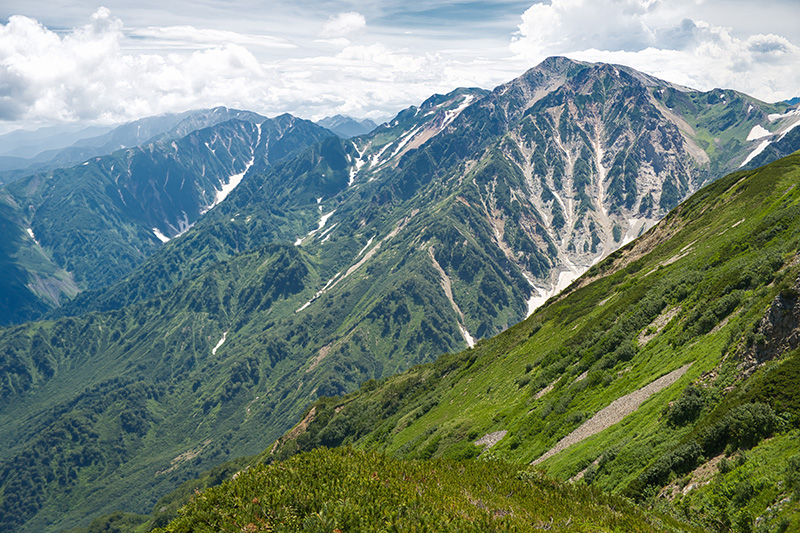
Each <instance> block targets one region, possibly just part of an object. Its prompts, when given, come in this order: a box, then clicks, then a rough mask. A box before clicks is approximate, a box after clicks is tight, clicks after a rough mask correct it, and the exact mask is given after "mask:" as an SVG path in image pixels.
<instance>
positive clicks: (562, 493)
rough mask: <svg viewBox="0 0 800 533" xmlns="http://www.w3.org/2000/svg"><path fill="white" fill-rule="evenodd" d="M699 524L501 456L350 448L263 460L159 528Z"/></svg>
mask: <svg viewBox="0 0 800 533" xmlns="http://www.w3.org/2000/svg"><path fill="white" fill-rule="evenodd" d="M540 530H550V531H577V532H589V531H592V532H598V533H599V532H612V531H614V532H624V531H630V532H634V531H637V532H645V531H691V529H689V528H688V527H686V526H683V525H681V524H679V523H678V522H676V521H674V520H670V519H666V518H662V517H657V516H654V515H652V514H645V513H643V512H642V511H641V510H640V509H637V508H636V507H635V506H633V505H632V504H631V503H630V502H629V501H627V500H626V499H624V498H620V497H616V496H608V495H604V494H602V493H599V492H597V491H594V490H592V489H590V488H587V487H585V486H572V485H569V484H565V483H559V482H556V481H553V480H550V479H548V478H546V477H544V476H543V475H542V474H541V472H539V471H537V470H534V469H531V468H525V467H520V466H519V465H514V464H510V463H503V462H499V461H486V462H484V461H467V462H459V461H453V460H447V459H437V460H429V461H399V460H397V459H392V458H390V457H386V456H383V455H380V454H377V453H374V452H359V451H354V450H352V449H348V448H341V449H338V450H324V449H323V450H317V451H314V452H311V453H308V454H303V455H298V456H295V457H293V458H292V459H289V460H288V461H286V462H283V463H276V464H273V465H270V466H266V465H259V466H257V467H254V468H251V469H249V470H247V471H245V472H242V473H240V474H239V475H237V477H236V479H235V480H233V481H231V482H228V483H225V484H223V485H222V486H220V487H214V488H211V489H209V490H207V491H205V492H203V493H202V494H197V495H196V496H194V497H193V498H192V501H191V503H190V504H189V505H187V506H186V507H185V508H184V509H183V510H182V517H181V518H178V519H177V520H175V521H173V522H172V523H170V524H169V525H168V526H167V527H165V528H163V529H159V530H157V531H159V532H163V533H168V532H174V533H177V532H190V531H286V532H289V531H320V532H321V531H376V532H377V531H464V532H470V531H473V532H476V533H477V532H486V531H540Z"/></svg>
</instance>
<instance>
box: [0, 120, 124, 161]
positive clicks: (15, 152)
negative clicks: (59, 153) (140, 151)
mask: <svg viewBox="0 0 800 533" xmlns="http://www.w3.org/2000/svg"><path fill="white" fill-rule="evenodd" d="M111 129H112V128H111V127H110V126H90V127H86V126H79V125H69V126H50V127H44V128H39V129H37V130H16V131H12V132H9V133H5V134H3V135H0V157H4V156H12V157H17V158H31V157H34V156H36V155H37V154H40V153H42V152H44V151H47V150H56V149H60V148H66V147H68V146H70V145H72V144H75V143H76V142H78V141H80V140H81V139H87V138H90V137H97V136H98V135H103V134H104V133H107V132H108V131H109V130H111Z"/></svg>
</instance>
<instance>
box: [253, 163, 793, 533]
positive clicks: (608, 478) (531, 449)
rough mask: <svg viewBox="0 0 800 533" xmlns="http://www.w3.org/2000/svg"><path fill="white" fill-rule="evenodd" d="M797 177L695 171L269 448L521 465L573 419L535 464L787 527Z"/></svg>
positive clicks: (715, 523)
mask: <svg viewBox="0 0 800 533" xmlns="http://www.w3.org/2000/svg"><path fill="white" fill-rule="evenodd" d="M799 183H800V154H795V155H793V156H791V157H788V158H785V159H782V160H780V161H778V162H776V163H773V164H771V165H769V166H767V167H763V168H761V169H757V170H754V171H747V172H741V173H736V174H732V175H730V176H728V177H726V178H724V179H722V180H719V181H717V182H715V183H714V184H711V185H709V186H707V187H706V188H704V189H702V190H701V191H700V192H699V193H697V194H695V195H694V196H692V197H691V198H690V199H689V200H687V201H686V202H684V203H683V204H681V205H680V206H679V207H678V208H677V209H676V210H675V211H673V212H672V213H670V215H669V216H668V217H667V218H666V219H665V220H663V221H662V222H661V223H660V224H659V225H658V226H657V227H656V228H654V229H653V230H651V231H650V232H648V233H647V234H645V235H644V236H643V237H641V238H640V239H638V240H637V241H635V242H634V243H632V244H630V245H628V246H627V247H625V248H623V249H622V250H620V251H618V252H615V253H614V254H612V255H611V257H609V258H608V259H606V260H605V261H603V262H601V263H600V264H598V265H596V266H595V267H593V268H592V269H591V270H590V271H589V272H588V273H587V275H586V276H584V277H583V278H581V279H580V280H579V281H577V282H576V283H574V284H573V285H572V286H571V287H570V288H569V289H568V290H567V291H566V292H565V293H564V294H563V295H562V296H560V297H559V298H557V299H553V300H551V301H550V302H549V304H548V305H547V306H545V307H544V308H543V309H541V310H540V311H538V312H536V313H535V314H534V315H533V316H532V317H530V318H529V319H528V320H526V321H525V322H523V323H521V324H519V325H517V326H514V327H513V328H511V329H510V330H509V331H507V332H505V333H503V334H501V335H499V336H497V337H495V338H492V339H488V340H485V341H482V342H480V343H478V345H477V346H476V347H475V348H473V349H471V350H467V351H464V352H461V353H459V354H455V355H446V356H443V357H441V358H439V359H438V360H437V361H436V362H435V363H433V364H428V365H422V366H419V367H416V368H413V369H411V370H409V371H408V372H405V373H403V374H401V375H399V376H394V377H390V378H386V379H384V380H381V381H379V382H375V381H370V382H368V383H366V384H364V385H363V386H362V388H361V390H360V391H358V392H356V393H353V394H351V395H348V396H345V397H342V398H327V399H321V400H320V401H319V402H317V403H316V404H315V405H314V406H313V407H311V409H310V410H309V411H308V412H307V416H306V417H305V419H304V421H303V423H302V425H301V426H299V429H298V430H293V431H292V432H290V433H289V434H288V435H287V437H284V438H283V439H282V440H281V441H280V444H279V446H277V447H276V449H274V450H272V455H271V456H272V457H278V458H280V457H287V456H290V455H292V454H293V453H296V452H297V451H303V450H310V449H313V448H316V447H318V446H328V447H331V446H339V445H352V446H356V447H358V448H364V449H370V450H378V451H382V452H384V453H387V454H389V455H392V456H395V457H398V458H405V459H428V458H436V457H456V458H468V457H475V456H478V455H479V454H482V455H483V456H487V455H490V456H492V457H497V458H500V459H503V460H506V461H510V462H514V463H518V464H519V463H521V464H525V463H529V462H532V461H534V462H535V461H537V459H539V458H542V456H543V455H544V454H545V453H546V452H548V450H550V449H551V448H553V447H554V446H556V444H557V443H559V441H561V440H562V439H564V438H565V437H568V436H569V435H570V434H571V433H572V432H573V431H575V430H578V429H579V428H580V430H579V431H580V432H581V433H583V435H581V437H583V439H582V440H578V439H577V438H575V439H574V440H575V442H574V443H573V444H571V445H569V446H565V447H564V450H563V451H560V453H555V454H553V455H549V454H548V455H547V456H545V457H546V459H545V460H544V461H542V462H541V463H538V464H539V466H541V467H542V468H544V469H545V471H546V472H547V473H549V474H550V475H553V476H555V477H556V478H561V479H565V480H566V479H569V478H574V477H576V476H578V477H582V478H583V479H584V482H585V483H587V484H591V485H592V486H594V487H597V488H600V489H603V490H606V491H612V492H618V493H622V494H625V495H627V496H629V497H631V498H633V499H635V500H637V501H640V502H644V503H647V504H648V505H651V506H654V507H661V506H665V507H668V508H670V509H672V510H673V512H674V513H676V514H677V515H680V516H681V517H682V518H684V519H690V520H693V521H695V522H696V523H698V524H699V525H701V526H702V527H705V528H711V529H717V530H720V531H726V530H728V529H729V528H732V527H738V528H744V529H741V530H748V529H746V527H745V526H746V525H747V524H749V525H750V526H753V527H754V524H755V519H756V517H761V521H760V522H759V523H763V524H768V525H769V527H781V528H784V529H785V527H788V524H791V525H792V527H800V523H797V513H798V510H800V507H798V502H797V501H796V500H792V499H791V498H790V499H789V500H784V498H785V497H787V496H791V494H792V491H793V490H795V488H796V486H797V482H796V480H795V477H796V474H795V473H794V472H796V470H797V464H798V455H797V454H798V452H799V451H800V450H799V449H798V448H797V447H796V442H797V438H798V436H800V429H799V428H798V423H800V400H798V396H797V390H798V385H800V381H798V380H800V374H798V368H800V366H798V365H800V356H798V352H797V348H798V335H797V330H798V326H799V325H800V305H798V290H799V289H800V283H799V282H798V281H797V280H798V274H799V273H800V266H799V265H798V263H799V261H798V257H799V256H798V245H800V216H798V215H800V190H798V187H797V186H798V184H799ZM658 378H661V379H660V380H659V379H658ZM649 384H654V385H651V387H650V389H644V390H643V391H642V392H641V393H640V397H639V398H638V399H637V398H636V397H635V396H627V395H630V394H631V393H635V392H636V391H639V390H642V389H643V388H644V387H646V386H647V385H649ZM648 393H649V394H648ZM615 400H618V401H616V402H615ZM612 402H614V403H613V404H612ZM637 402H638V403H637ZM639 405H640V406H639ZM609 406H611V408H610V409H607V410H603V409H604V408H607V407H609ZM637 407H638V408H637ZM601 410H602V411H601ZM615 411H616V412H615ZM598 413H601V416H602V417H604V418H605V421H603V420H598V419H597V418H595V415H596V414H598ZM618 420H619V421H618ZM496 432H502V433H496ZM495 433H496V436H497V437H500V439H499V442H497V443H496V445H494V446H493V447H491V449H490V450H489V449H484V446H476V445H475V444H474V442H475V441H477V440H478V439H479V438H481V437H482V436H487V435H492V434H495ZM573 437H574V435H573ZM566 442H569V441H565V443H566ZM269 456H270V453H269V452H268V453H267V455H266V456H265V457H269ZM778 481H781V483H778ZM676 487H677V488H676ZM687 487H690V488H691V489H693V490H687ZM684 493H685V494H684ZM782 524H783V525H782ZM784 526H785V527H784ZM768 530H771V529H768Z"/></svg>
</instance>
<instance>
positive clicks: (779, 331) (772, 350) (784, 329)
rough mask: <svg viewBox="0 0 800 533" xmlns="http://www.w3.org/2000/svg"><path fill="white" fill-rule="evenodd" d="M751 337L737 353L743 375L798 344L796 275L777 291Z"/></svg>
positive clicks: (799, 317)
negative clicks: (793, 279) (791, 283)
mask: <svg viewBox="0 0 800 533" xmlns="http://www.w3.org/2000/svg"><path fill="white" fill-rule="evenodd" d="M755 333H756V334H755V339H754V340H753V342H752V344H751V345H750V346H749V347H747V348H746V349H745V350H744V352H743V353H742V354H741V356H740V357H741V360H742V361H741V363H740V364H739V368H740V370H741V374H742V376H743V377H747V376H749V375H750V374H752V373H753V372H755V371H756V370H757V369H758V368H759V367H760V366H762V365H763V364H764V363H766V362H767V361H771V360H773V359H776V358H778V357H781V356H782V355H783V354H785V353H788V352H790V351H792V350H794V349H795V348H797V347H798V346H800V278H798V279H797V280H795V283H794V286H792V288H790V289H785V290H783V291H781V292H780V293H779V294H778V295H777V296H775V299H774V300H773V301H772V303H771V304H770V306H769V309H768V310H767V312H766V314H765V315H764V316H763V318H762V319H761V321H760V322H759V324H758V328H757V330H756V332H755Z"/></svg>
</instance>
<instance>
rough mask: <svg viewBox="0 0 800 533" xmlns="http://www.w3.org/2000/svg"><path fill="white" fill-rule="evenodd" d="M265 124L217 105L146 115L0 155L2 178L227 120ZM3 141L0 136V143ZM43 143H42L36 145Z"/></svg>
mask: <svg viewBox="0 0 800 533" xmlns="http://www.w3.org/2000/svg"><path fill="white" fill-rule="evenodd" d="M233 119H238V120H244V121H248V122H251V123H253V124H256V123H262V122H263V121H264V120H266V118H265V117H263V116H261V115H259V114H257V113H252V112H250V111H240V110H237V109H228V108H226V107H215V108H213V109H202V110H195V111H186V112H184V113H176V114H167V115H159V116H154V117H146V118H143V119H139V120H136V121H134V122H129V123H127V124H123V125H121V126H117V127H116V128H114V129H111V130H110V131H106V132H104V133H102V134H100V135H95V136H92V137H81V138H80V139H79V140H77V141H75V142H74V143H73V144H72V145H70V146H67V147H62V148H57V149H48V150H44V151H39V152H36V153H35V154H32V155H30V156H27V155H21V154H22V153H24V152H21V153H20V154H13V157H10V156H11V155H12V154H9V157H0V170H7V171H12V172H7V173H6V174H5V176H4V177H3V179H2V181H5V182H9V181H13V180H14V179H18V178H19V177H22V176H25V175H29V174H31V173H33V172H37V171H44V170H50V169H56V168H60V167H66V166H71V165H73V164H75V163H81V162H83V161H85V160H86V159H89V158H91V157H96V156H102V155H107V154H110V153H112V152H114V151H117V150H121V149H123V148H131V147H135V146H139V145H142V144H146V143H149V142H155V141H157V140H170V139H179V138H181V137H184V136H185V135H188V134H189V133H190V132H192V131H195V130H198V129H203V128H208V127H211V126H214V125H216V124H220V123H222V122H226V121H228V120H233ZM1 141H2V140H1V139H0V142H1ZM37 146H41V145H37Z"/></svg>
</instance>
